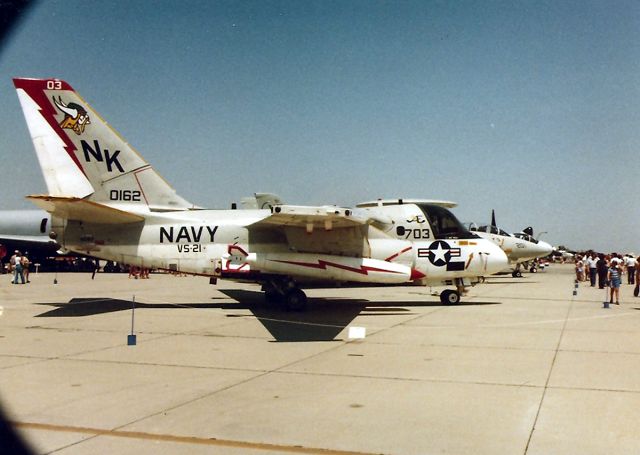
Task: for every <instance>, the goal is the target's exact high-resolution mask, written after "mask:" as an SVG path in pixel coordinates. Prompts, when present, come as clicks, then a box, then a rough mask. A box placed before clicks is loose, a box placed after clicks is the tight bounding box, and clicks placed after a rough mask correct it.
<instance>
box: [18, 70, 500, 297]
mask: <svg viewBox="0 0 640 455" xmlns="http://www.w3.org/2000/svg"><path fill="white" fill-rule="evenodd" d="M14 84H15V87H16V89H17V93H18V98H19V99H20V103H21V106H22V109H23V112H24V115H25V118H26V121H27V125H28V127H29V132H30V134H31V137H32V139H33V143H34V147H35V149H36V153H37V156H38V160H39V162H40V166H41V168H42V171H43V174H44V178H45V181H46V184H47V189H48V192H49V193H48V194H46V195H33V196H28V198H29V199H30V200H31V201H33V202H34V203H35V204H37V205H38V206H40V207H41V208H44V209H45V210H47V211H48V212H49V213H51V214H52V223H51V232H50V235H51V237H52V238H55V239H56V241H57V242H58V243H60V244H61V245H62V246H63V247H64V248H66V249H68V250H70V251H75V252H78V253H84V254H88V255H91V256H94V257H98V258H101V259H106V260H111V261H116V262H120V263H124V264H129V265H135V266H139V267H146V268H157V269H165V270H175V271H181V272H186V273H190V274H195V275H205V276H210V277H220V278H228V279H235V280H242V281H254V282H258V283H260V284H262V287H263V290H264V291H265V293H266V298H267V300H273V301H283V302H284V303H286V305H287V306H288V307H289V308H291V309H299V308H302V307H304V306H305V305H306V295H305V293H304V292H303V291H302V290H301V287H302V286H304V284H305V283H306V282H308V281H320V282H332V283H335V282H357V283H370V284H380V285H382V284H420V285H429V284H431V285H433V284H442V283H451V284H455V285H456V287H457V290H456V291H452V290H446V291H444V292H443V293H442V294H441V299H442V301H443V302H446V303H458V301H459V299H460V290H462V289H463V288H464V286H466V285H470V284H473V283H474V282H475V281H478V279H479V277H482V276H486V275H490V274H493V273H496V272H498V271H500V270H502V269H503V268H504V267H505V266H506V265H507V258H506V256H505V254H504V253H503V252H502V250H501V249H500V248H498V247H497V246H496V245H495V244H494V243H493V242H491V241H488V240H484V239H481V238H478V237H477V236H475V235H473V234H471V233H470V232H469V231H468V230H466V229H465V228H464V227H462V225H461V224H460V222H459V221H458V220H457V219H456V217H455V216H454V215H453V214H452V213H451V212H449V211H448V210H447V209H446V208H444V207H441V206H438V205H431V204H427V203H407V204H402V205H400V206H385V205H384V204H381V205H377V204H376V205H375V206H368V207H360V208H356V209H349V208H343V207H335V206H320V207H307V206H293V205H283V204H278V203H277V202H278V201H273V205H272V203H271V202H270V203H268V204H266V206H268V207H269V208H256V209H247V210H203V209H201V208H199V207H196V206H195V205H193V204H192V203H190V202H188V201H187V200H185V199H183V198H182V197H180V196H178V195H177V194H176V192H175V190H174V189H173V188H172V187H171V186H169V184H168V183H167V182H166V181H165V180H164V179H162V177H160V175H159V174H158V173H157V172H156V171H155V170H154V169H153V168H152V167H151V166H150V165H149V164H148V163H147V162H146V161H145V160H144V159H143V158H142V157H141V156H140V155H139V154H138V153H137V152H136V151H135V150H134V149H133V148H132V147H131V146H130V145H129V144H128V143H127V142H125V141H124V140H123V139H122V138H121V137H120V136H119V135H118V134H117V133H116V132H115V131H113V130H112V129H111V127H110V126H109V125H107V123H106V122H104V121H103V120H102V118H101V117H100V116H99V115H98V114H97V113H96V112H95V111H94V110H93V109H92V108H91V107H90V106H89V105H88V104H87V103H86V101H84V100H83V99H82V98H81V97H80V96H79V95H78V94H77V93H76V92H75V91H74V90H73V89H72V88H71V86H70V85H69V84H67V83H66V82H64V81H61V80H58V79H46V80H39V79H14ZM267 199H269V200H271V199H272V198H267ZM262 202H264V201H262V200H257V202H256V203H260V207H262Z"/></svg>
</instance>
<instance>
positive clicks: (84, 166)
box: [13, 79, 193, 212]
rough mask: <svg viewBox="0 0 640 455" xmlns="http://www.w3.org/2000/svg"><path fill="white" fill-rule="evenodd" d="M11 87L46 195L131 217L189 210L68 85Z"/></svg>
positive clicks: (33, 82) (21, 82) (18, 82)
mask: <svg viewBox="0 0 640 455" xmlns="http://www.w3.org/2000/svg"><path fill="white" fill-rule="evenodd" d="M13 83H14V85H15V87H16V90H17V92H18V98H19V99H20V104H21V105H22V111H23V113H24V116H25V119H26V121H27V126H28V127H29V132H30V134H31V138H32V140H33V145H34V147H35V149H36V153H37V155H38V161H39V162H40V167H41V168H42V172H43V174H44V178H45V181H46V184H47V189H48V191H49V195H48V196H53V197H56V198H73V199H82V200H84V201H89V202H93V203H97V204H102V205H108V206H110V207H113V208H116V209H119V210H125V211H135V212H148V211H171V210H187V209H190V208H193V204H191V203H190V202H188V201H186V200H185V199H183V198H182V197H180V196H178V195H177V194H176V192H175V190H174V189H173V188H172V187H171V186H170V185H169V184H168V183H167V182H166V181H165V180H164V179H163V178H162V177H161V176H160V174H158V173H157V172H156V171H155V170H154V169H153V168H152V167H151V166H150V165H149V164H148V163H147V162H146V161H145V160H144V159H143V158H142V157H141V156H140V155H139V154H138V153H137V152H136V151H135V150H134V149H133V148H132V147H131V146H130V145H129V144H128V143H127V142H125V141H124V139H122V137H120V135H119V134H118V133H117V132H116V131H114V130H113V129H111V127H110V126H109V125H108V124H107V123H106V122H105V121H104V120H103V119H102V117H100V116H99V115H98V113H97V112H96V111H94V110H93V108H91V106H89V104H88V103H87V102H86V101H85V100H83V99H82V98H81V97H80V95H78V93H77V92H76V91H75V90H74V89H73V88H72V87H71V86H70V85H69V84H68V83H66V82H65V81H61V80H59V79H14V80H13Z"/></svg>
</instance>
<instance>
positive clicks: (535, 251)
mask: <svg viewBox="0 0 640 455" xmlns="http://www.w3.org/2000/svg"><path fill="white" fill-rule="evenodd" d="M469 229H470V230H471V231H472V232H473V233H474V234H477V235H478V236H480V237H482V238H485V239H489V240H491V241H493V242H495V244H496V245H498V246H500V248H502V249H503V250H504V252H505V253H506V255H507V258H509V262H510V263H514V264H515V269H514V271H513V272H512V274H511V275H512V276H513V277H514V278H515V277H522V272H521V271H520V268H521V265H522V264H523V263H526V262H528V261H531V260H532V259H536V258H543V257H546V256H548V255H549V254H551V252H552V251H553V248H552V247H551V245H549V244H548V243H547V242H543V241H541V240H538V239H536V238H534V237H533V228H532V227H527V228H525V229H523V230H522V232H516V233H513V234H510V233H508V232H506V231H504V230H502V229H500V228H499V227H498V226H497V225H496V214H495V211H494V210H492V211H491V225H488V226H480V227H475V226H470V228H469ZM537 270H538V269H537V266H536V264H535V262H534V263H533V264H531V266H530V268H529V271H530V272H532V273H535V272H537Z"/></svg>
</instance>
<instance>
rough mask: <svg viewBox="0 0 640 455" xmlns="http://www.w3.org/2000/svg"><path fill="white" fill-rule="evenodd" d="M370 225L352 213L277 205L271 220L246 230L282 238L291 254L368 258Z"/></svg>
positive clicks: (323, 208) (336, 208)
mask: <svg viewBox="0 0 640 455" xmlns="http://www.w3.org/2000/svg"><path fill="white" fill-rule="evenodd" d="M370 222H371V220H370V219H368V218H365V217H361V216H357V215H355V214H354V212H353V211H352V210H351V209H345V208H340V207H334V206H321V207H307V206H294V205H278V206H275V207H273V208H272V209H271V215H270V216H268V217H266V218H264V219H262V220H260V221H258V222H256V223H253V224H251V225H249V226H247V227H248V228H249V229H250V230H252V231H254V232H256V233H257V232H261V233H262V234H263V235H267V236H268V235H274V234H275V235H278V233H281V234H283V235H284V236H285V238H286V243H287V247H288V249H289V250H290V251H297V252H306V253H318V254H341V255H346V256H356V257H368V256H369V255H370V253H371V251H370V246H369V244H368V242H367V228H368V226H367V225H368V224H370Z"/></svg>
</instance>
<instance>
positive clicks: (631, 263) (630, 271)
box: [624, 254, 636, 284]
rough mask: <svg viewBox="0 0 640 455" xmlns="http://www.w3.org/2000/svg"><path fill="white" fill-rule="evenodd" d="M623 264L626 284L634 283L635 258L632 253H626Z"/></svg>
mask: <svg viewBox="0 0 640 455" xmlns="http://www.w3.org/2000/svg"><path fill="white" fill-rule="evenodd" d="M624 260H625V265H626V266H627V284H635V277H636V259H635V258H634V257H633V255H632V254H627V256H626V257H625V258H624Z"/></svg>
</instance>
